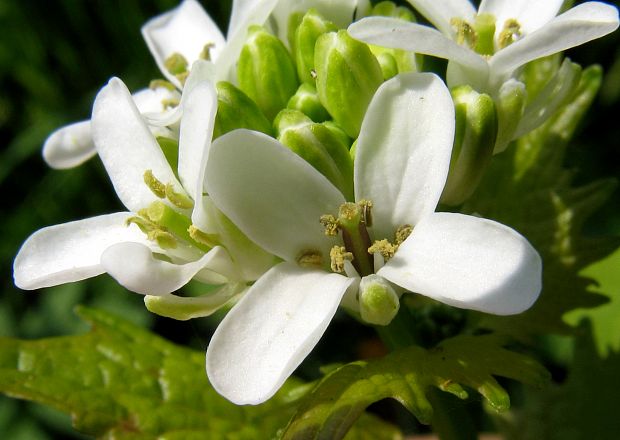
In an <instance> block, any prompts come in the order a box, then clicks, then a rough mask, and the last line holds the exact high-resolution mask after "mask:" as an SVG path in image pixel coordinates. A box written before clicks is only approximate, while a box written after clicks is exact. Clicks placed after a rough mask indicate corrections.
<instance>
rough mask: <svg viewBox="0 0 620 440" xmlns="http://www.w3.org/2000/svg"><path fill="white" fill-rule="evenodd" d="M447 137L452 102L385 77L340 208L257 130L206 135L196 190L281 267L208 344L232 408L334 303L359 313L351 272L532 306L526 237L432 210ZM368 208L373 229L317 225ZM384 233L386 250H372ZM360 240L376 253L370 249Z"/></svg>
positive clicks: (320, 183)
mask: <svg viewBox="0 0 620 440" xmlns="http://www.w3.org/2000/svg"><path fill="white" fill-rule="evenodd" d="M453 136H454V106H453V103H452V99H451V97H450V93H449V92H448V90H447V89H446V87H445V86H444V84H443V82H441V80H440V79H439V78H437V77H436V76H434V75H432V74H416V73H409V74H403V75H399V76H397V77H395V78H394V79H392V80H390V81H387V82H386V83H384V84H383V85H382V86H381V87H380V88H379V89H378V91H377V93H376V95H375V96H374V98H373V100H372V102H371V104H370V106H369V108H368V111H367V114H366V117H365V119H364V122H363V124H362V129H361V133H360V136H359V139H358V141H357V142H358V143H357V151H356V157H355V174H354V187H355V200H356V201H357V204H355V203H349V204H346V200H345V197H344V196H343V195H342V194H341V193H340V191H339V190H338V189H336V188H335V187H334V186H333V185H332V184H331V183H330V182H329V181H328V180H327V179H326V178H325V177H324V176H323V175H322V174H320V173H319V172H318V171H316V170H315V169H314V168H313V167H312V166H310V165H309V164H308V163H306V162H305V161H304V160H302V159H301V158H300V157H299V156H297V155H295V154H294V153H293V152H291V151H290V150H289V149H287V148H286V147H284V146H283V145H281V144H280V143H279V142H277V141H276V140H274V139H272V138H270V137H268V136H265V135H262V134H260V133H256V132H251V131H248V130H237V131H233V132H231V133H228V134H226V135H224V136H222V137H221V138H218V139H217V140H216V141H214V143H213V145H212V148H211V152H210V157H209V161H208V164H207V175H206V185H207V190H208V191H209V194H210V195H211V197H212V198H213V200H214V202H215V203H216V205H217V206H218V207H219V208H220V209H221V210H222V212H224V213H225V214H226V215H227V216H228V217H229V218H230V219H231V220H232V221H233V222H234V223H235V224H236V225H237V226H238V227H239V228H240V229H241V230H242V231H243V232H244V233H246V234H247V236H248V237H250V238H251V239H252V240H253V241H255V242H256V243H258V244H259V245H260V246H261V247H263V248H264V249H266V250H268V251H269V252H271V253H273V254H275V255H277V256H278V257H280V258H281V259H282V260H284V262H282V263H280V264H278V265H277V266H275V267H273V268H272V269H270V270H269V271H268V272H267V273H266V274H265V275H263V276H262V277H261V278H260V279H259V280H258V281H257V282H256V283H255V284H254V285H253V286H252V287H251V288H250V289H249V290H248V292H247V293H246V295H245V296H244V297H243V298H242V300H241V301H240V302H239V303H238V304H237V305H236V306H235V308H234V309H233V310H232V311H231V312H230V313H229V314H228V315H227V316H226V318H225V319H224V320H223V321H222V323H221V324H220V325H219V327H218V328H217V330H216V332H215V334H214V336H213V338H212V340H211V343H210V345H209V348H208V351H207V373H208V375H209V378H210V380H211V383H212V384H213V386H214V387H215V388H216V389H217V390H218V391H219V392H220V393H221V394H222V395H224V396H225V397H227V398H228V399H230V400H231V401H233V402H235V403H237V404H256V403H260V402H262V401H264V400H266V399H268V398H269V397H271V396H272V395H273V394H274V393H275V391H276V390H277V389H278V388H279V387H280V386H281V384H282V383H283V382H284V381H285V380H286V378H287V377H288V376H289V375H290V374H291V373H292V372H293V371H294V370H295V368H296V367H297V366H298V365H299V364H300V363H301V361H302V360H303V359H304V358H305V356H306V355H307V354H308V353H309V352H310V351H311V350H312V348H313V347H314V345H315V344H316V343H317V341H318V340H319V339H320V337H321V335H322V334H323V332H324V331H325V329H326V327H327V326H328V324H329V322H330V320H331V319H332V317H333V315H334V314H335V313H336V310H337V308H338V306H339V304H341V303H342V304H343V305H346V306H347V307H350V308H352V309H354V310H355V311H359V313H361V314H362V317H363V316H364V314H363V311H362V310H359V309H358V308H359V305H357V304H356V301H357V299H356V297H357V293H358V287H359V285H360V281H361V280H360V276H361V277H364V280H366V279H368V278H369V277H372V278H371V279H369V280H368V281H369V282H370V283H371V284H373V285H375V286H378V287H379V289H380V290H381V289H383V290H384V291H387V290H390V291H391V293H395V292H398V291H402V289H406V290H408V291H411V292H415V293H419V294H422V295H425V296H428V297H431V298H434V299H436V300H439V301H442V302H444V303H447V304H450V305H454V306H457V307H463V308H470V309H475V310H481V311H484V312H489V313H494V314H514V313H520V312H522V311H523V310H525V309H527V308H528V307H530V306H531V304H532V303H533V302H534V301H535V300H536V298H537V296H538V294H539V291H540V288H541V260H540V257H539V256H538V254H537V253H536V251H535V250H534V249H533V248H532V247H531V245H530V244H529V243H528V242H527V240H525V239H524V238H523V237H522V236H520V235H519V234H518V233H517V232H515V231H514V230H512V229H510V228H508V227H506V226H504V225H501V224H498V223H496V222H493V221H490V220H485V219H481V218H476V217H471V216H466V215H461V214H452V213H435V212H434V210H435V207H436V205H437V202H438V200H439V197H440V195H441V192H442V189H443V186H444V184H445V181H446V176H447V173H448V168H449V163H450V154H451V148H452V142H453ZM231 175H232V176H235V178H234V179H231V178H230V176H231ZM364 201H366V202H364ZM367 201H370V202H372V209H371V216H372V227H368V225H367V224H365V223H364V222H359V223H356V222H355V221H354V222H353V223H354V224H353V225H352V226H351V227H349V228H348V229H347V227H344V226H342V224H340V226H339V229H340V232H341V233H342V236H343V237H346V240H341V239H340V237H338V236H330V235H326V233H325V232H326V230H325V228H324V227H323V226H322V224H321V222H320V221H319V219H321V218H322V219H323V220H322V221H323V224H324V225H327V226H328V228H327V229H329V226H330V225H329V221H328V217H325V215H328V214H333V215H338V213H339V210H340V209H341V208H344V209H348V208H351V207H353V208H354V207H356V206H368V203H367ZM334 225H336V223H335V222H332V225H331V226H334ZM345 230H346V232H345ZM408 231H412V232H411V233H410V234H409V235H407V232H408ZM366 232H367V233H368V234H369V237H365V233H366ZM397 232H398V233H399V235H400V240H399V239H395V237H394V236H395V234H396V233H397ZM347 234H348V235H347ZM405 237H406V239H405ZM370 239H372V240H370ZM383 239H386V240H388V241H390V243H387V242H383V244H384V245H383V247H382V246H381V242H379V243H377V242H378V241H380V240H383ZM403 239H404V241H403ZM371 242H374V243H375V244H376V245H378V246H376V250H377V252H376V253H374V254H372V255H371V254H370V253H369V252H368V251H367V250H368V246H370V244H371ZM334 246H336V248H334ZM341 246H343V247H344V249H342V248H341ZM390 246H392V248H391V249H392V251H394V250H395V251H396V252H395V253H393V252H392V255H386V256H387V257H391V258H389V259H388V260H387V261H385V259H384V257H383V256H382V251H386V253H389V252H388V251H389V250H390ZM334 249H335V250H336V253H332V252H333V250H334ZM330 253H332V258H331V261H330ZM347 253H350V254H347ZM351 254H352V255H351ZM351 256H352V257H353V259H352V261H349V260H351ZM339 257H342V258H340V261H339ZM339 263H341V266H342V267H338V266H339ZM330 266H331V267H333V268H334V270H335V272H334V271H333V270H330ZM342 269H344V271H343V270H342ZM342 272H344V274H343V273H342ZM373 272H375V274H373ZM382 286H388V287H385V288H384V287H382ZM399 286H400V287H399ZM401 288H402V289H401ZM362 293H363V292H362ZM388 300H389V298H388ZM388 302H389V301H388Z"/></svg>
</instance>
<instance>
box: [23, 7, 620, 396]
mask: <svg viewBox="0 0 620 440" xmlns="http://www.w3.org/2000/svg"><path fill="white" fill-rule="evenodd" d="M409 2H410V3H411V4H412V6H413V7H414V8H415V9H416V10H417V11H418V12H419V13H421V14H422V15H424V16H425V17H426V18H427V19H428V20H429V21H430V22H431V23H432V24H433V25H435V26H436V28H437V29H433V28H431V27H427V26H422V25H419V24H417V23H415V17H414V15H413V13H412V12H411V11H410V10H409V9H406V8H404V7H398V6H396V5H395V4H394V3H391V2H381V3H379V4H377V5H375V6H374V7H373V6H371V5H370V3H369V2H368V1H363V0H345V1H329V0H299V1H283V0H281V1H278V0H238V1H234V2H233V10H232V17H231V20H230V25H229V28H228V33H227V35H226V36H224V35H223V34H222V33H221V32H220V31H219V29H218V28H217V26H216V25H215V24H214V23H213V21H212V20H211V18H210V17H209V16H208V15H207V14H206V13H205V12H204V10H203V9H202V8H201V6H200V5H199V4H198V3H197V2H196V1H195V0H184V1H183V2H182V3H181V4H180V5H179V7H177V8H176V9H174V10H172V11H170V12H167V13H165V14H163V15H161V16H158V17H156V18H154V19H152V20H151V21H149V22H148V23H146V24H145V26H144V27H143V29H142V33H143V36H144V38H145V40H146V43H147V45H148V47H149V49H150V50H151V52H152V54H153V56H154V58H155V61H156V63H157V65H158V66H159V68H160V69H161V72H162V74H163V76H164V77H165V78H166V79H165V80H156V81H153V83H152V84H151V86H150V87H149V88H148V89H145V90H141V91H138V92H136V93H134V94H133V95H132V94H131V93H130V92H129V91H128V90H127V88H126V87H125V85H124V84H123V83H122V81H121V80H119V79H117V78H113V79H112V80H110V82H109V83H108V84H107V85H106V86H105V87H103V89H102V90H101V91H100V92H99V94H98V95H97V98H96V100H95V103H94V106H93V112H92V118H91V120H90V121H83V122H78V123H76V124H71V125H69V126H67V127H63V128H61V129H59V130H58V131H57V132H55V133H53V134H52V135H51V136H50V137H49V138H48V140H47V142H46V144H45V146H44V153H43V154H44V157H45V159H46V160H47V161H48V163H49V164H50V165H51V166H53V167H57V168H68V167H72V166H76V165H79V164H80V163H82V162H83V161H85V160H87V159H89V158H90V157H92V156H94V155H98V156H99V158H100V159H101V160H102V162H103V164H104V166H105V168H106V170H107V172H108V174H109V176H110V179H111V181H112V183H113V185H114V188H115V190H116V192H117V194H118V197H119V198H120V200H121V201H122V203H123V204H124V205H125V206H126V208H127V211H126V212H119V213H114V214H109V215H104V216H99V217H94V218H90V219H86V220H80V221H76V222H71V223H66V224H61V225H56V226H51V227H48V228H44V229H42V230H40V231H37V232H36V233H34V234H33V235H32V236H31V237H30V238H28V240H27V241H26V242H25V243H24V245H23V247H22V248H21V250H20V252H19V254H18V256H17V257H16V259H15V264H14V277H15V283H16V284H17V285H18V286H19V287H21V288H24V289H38V288H41V287H46V286H51V285H57V284H61V283H67V282H73V281H78V280H82V279H85V278H88V277H92V276H95V275H98V274H101V273H103V272H107V273H109V274H110V275H111V276H112V277H114V278H115V279H116V280H117V281H118V282H119V283H120V284H122V285H123V286H125V287H126V288H128V289H129V290H132V291H134V292H137V293H140V294H143V295H145V303H146V305H147V307H148V308H149V310H151V311H153V312H155V313H159V314H162V315H165V316H171V317H174V318H177V319H189V318H193V317H199V316H206V315H208V314H210V313H213V312H214V311H215V310H217V309H218V308H220V307H222V306H223V305H225V304H227V303H229V302H234V301H236V300H238V302H236V303H235V304H234V306H233V307H232V309H231V310H230V312H229V313H228V314H227V315H226V317H225V318H224V320H223V321H222V322H221V323H220V325H219V326H218V328H217V330H216V332H215V334H214V336H213V338H212V340H211V343H210V345H209V348H208V350H207V373H208V375H209V378H210V380H211V383H212V384H213V386H214V387H215V388H216V389H217V390H218V391H219V392H220V393H221V394H222V395H224V396H225V397H227V398H228V399H230V400H231V401H233V402H235V403H238V404H256V403H260V402H263V401H265V400H266V399H268V398H270V397H271V396H272V395H273V394H274V393H275V392H276V391H277V389H278V388H279V387H280V386H281V385H282V384H283V382H284V381H285V380H286V379H287V378H288V377H289V376H290V375H291V374H292V373H293V371H294V370H295V369H296V368H297V366H298V365H299V364H300V363H301V362H302V360H303V359H304V358H305V357H306V356H307V355H308V353H309V352H310V351H311V350H312V349H313V347H314V346H315V345H316V344H317V342H318V340H319V339H320V338H321V336H322V334H323V333H324V332H325V330H326V328H327V326H328V325H329V323H330V321H331V319H332V318H333V316H334V315H335V313H336V311H337V310H338V308H339V307H340V306H342V307H343V309H345V310H347V311H348V313H350V314H351V315H353V316H354V317H356V318H357V319H359V320H360V321H362V322H364V323H367V324H369V325H377V326H384V325H388V324H389V323H390V322H391V321H392V319H393V318H394V317H395V316H396V315H397V313H398V311H399V307H400V298H401V296H402V295H404V294H417V295H423V296H425V297H428V298H431V299H432V300H436V301H440V302H442V303H445V304H448V305H451V306H455V307H459V308H465V309H471V310H478V311H481V312H486V313H492V314H497V315H510V314H517V313H521V312H522V311H524V310H526V309H528V308H529V307H530V306H531V305H532V304H533V303H534V302H535V301H536V299H537V297H538V295H539V293H540V291H541V272H542V263H541V259H540V257H539V255H538V253H537V252H536V250H535V249H534V248H533V247H532V246H531V245H530V244H529V242H528V241H527V240H526V239H525V238H524V237H523V236H521V235H520V234H519V233H518V232H516V231H515V230H513V229H511V228H510V227H508V226H505V225H502V224H500V223H497V222H495V221H491V220H487V219H483V218H479V217H477V216H474V215H466V214H462V213H455V212H442V211H445V208H443V207H442V205H439V204H440V202H441V203H443V204H447V205H452V206H458V205H460V204H461V203H462V202H463V201H464V200H466V199H467V198H468V197H469V196H470V195H471V194H472V193H473V192H474V191H475V189H476V185H477V183H478V182H479V180H480V178H481V177H482V175H483V173H484V170H485V168H486V165H487V164H488V162H489V161H490V160H491V159H492V157H491V156H492V154H493V153H497V152H501V151H502V150H503V149H505V148H506V146H507V145H508V144H509V141H510V140H512V139H514V138H516V137H518V136H521V135H523V134H525V133H527V132H528V131H530V130H532V129H533V128H535V127H536V126H538V125H540V124H541V123H542V122H544V120H545V118H547V117H548V116H549V115H550V114H551V113H552V112H553V111H554V110H555V109H557V108H558V107H559V106H560V105H562V104H564V103H565V102H566V100H567V99H569V97H570V95H571V92H572V91H573V90H574V88H575V87H576V84H577V83H578V80H579V75H580V68H579V67H578V66H576V65H573V64H572V63H570V62H565V63H564V64H563V65H562V68H561V69H560V70H559V71H558V73H557V75H556V76H555V77H553V78H551V79H550V81H549V84H548V86H547V88H546V89H545V91H543V92H542V93H541V94H540V95H539V97H537V98H536V99H534V100H528V99H527V96H525V90H526V89H525V85H524V83H523V79H522V77H521V76H520V68H521V67H522V66H523V65H525V64H526V63H528V62H530V61H532V60H535V59H538V58H540V57H543V56H547V55H550V54H553V53H556V52H559V51H561V50H564V49H567V48H569V47H572V46H575V45H579V44H582V43H585V42H587V41H589V40H591V39H594V38H598V37H600V36H603V35H605V34H607V33H609V32H611V31H613V30H614V29H616V27H617V26H618V13H617V10H616V9H615V8H613V7H611V6H608V5H605V4H602V3H598V2H589V3H584V4H582V5H579V6H577V7H575V8H573V9H570V10H569V11H567V12H565V13H563V14H561V15H558V16H557V17H556V15H557V13H558V11H559V9H560V7H561V4H562V1H557V0H554V1H548V2H533V1H528V0H521V1H515V0H512V1H510V2H508V1H504V0H495V1H494V0H488V1H487V0H483V1H482V3H481V5H480V8H479V10H478V11H476V10H475V9H474V7H473V6H472V5H471V4H470V3H469V2H468V1H467V0H459V1H452V2H444V3H447V4H438V2H436V1H426V0H409ZM347 28H348V31H347V30H345V29H347ZM420 54H424V55H432V56H439V57H443V58H447V59H449V60H450V62H449V64H448V69H447V75H446V77H447V84H448V86H450V87H451V89H448V87H447V86H446V85H445V83H444V81H443V80H442V79H441V78H440V77H439V76H437V75H436V74H433V73H425V72H421V66H422V65H423V63H421V57H420ZM438 205H439V208H438ZM190 280H195V281H197V282H201V283H204V284H205V292H207V293H205V294H204V295H203V296H199V297H185V296H182V295H180V294H177V293H175V292H177V291H178V290H179V289H181V288H182V287H183V286H184V285H185V284H187V283H188V282H189V281H190ZM207 286H209V287H208V288H207ZM211 286H217V288H216V289H212V287H211ZM231 300H232V301H231Z"/></svg>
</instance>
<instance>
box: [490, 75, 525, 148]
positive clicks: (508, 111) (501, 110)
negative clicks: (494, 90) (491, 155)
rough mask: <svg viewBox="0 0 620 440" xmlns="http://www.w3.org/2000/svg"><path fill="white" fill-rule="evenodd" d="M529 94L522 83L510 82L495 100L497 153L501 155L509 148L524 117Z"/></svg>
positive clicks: (503, 86)
mask: <svg viewBox="0 0 620 440" xmlns="http://www.w3.org/2000/svg"><path fill="white" fill-rule="evenodd" d="M526 99H527V92H526V90H525V85H524V84H523V83H522V82H519V81H515V80H509V81H507V82H505V83H504V84H503V85H502V87H501V88H500V90H499V94H498V97H497V98H496V100H495V109H496V111H497V139H496V141H495V153H501V152H502V151H504V150H505V149H506V147H508V144H509V143H510V141H511V140H512V139H513V138H514V134H515V132H516V130H517V127H518V126H519V122H520V121H521V118H522V117H523V111H524V110H525V103H526Z"/></svg>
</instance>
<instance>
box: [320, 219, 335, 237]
mask: <svg viewBox="0 0 620 440" xmlns="http://www.w3.org/2000/svg"><path fill="white" fill-rule="evenodd" d="M319 221H320V222H321V224H322V225H323V227H324V228H325V235H330V236H334V235H337V234H338V228H340V225H339V224H338V219H337V218H336V217H334V216H333V215H331V214H325V215H322V216H321V218H320V219H319Z"/></svg>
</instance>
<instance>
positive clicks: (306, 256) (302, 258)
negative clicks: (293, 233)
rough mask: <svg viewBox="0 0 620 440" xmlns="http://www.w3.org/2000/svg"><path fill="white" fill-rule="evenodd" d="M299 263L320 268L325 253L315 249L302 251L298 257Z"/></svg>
mask: <svg viewBox="0 0 620 440" xmlns="http://www.w3.org/2000/svg"><path fill="white" fill-rule="evenodd" d="M297 264H299V265H300V266H301V267H308V268H320V267H322V266H323V255H321V253H320V252H319V251H315V250H305V251H302V252H301V253H300V254H299V256H298V257H297Z"/></svg>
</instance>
